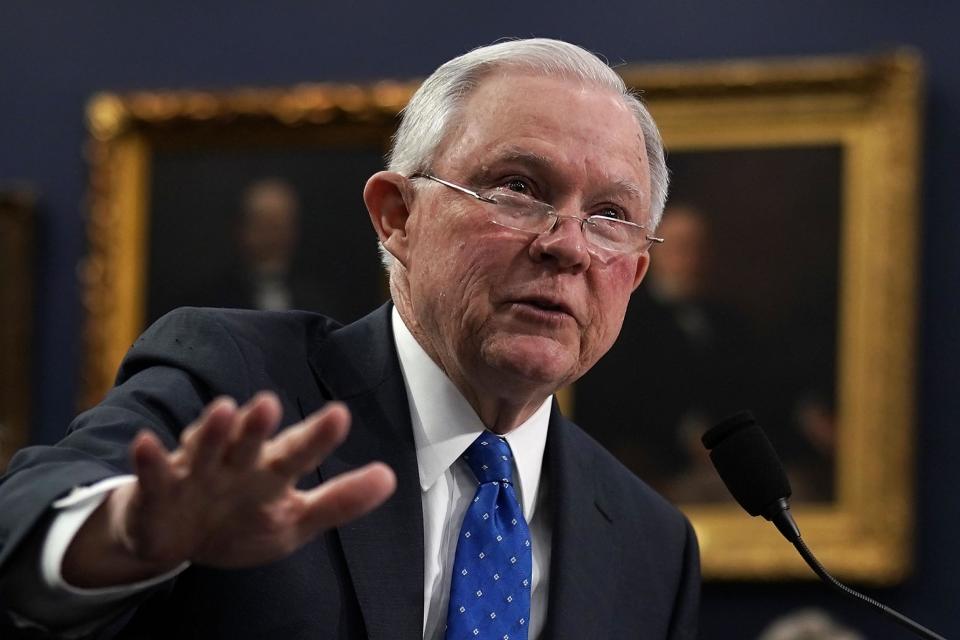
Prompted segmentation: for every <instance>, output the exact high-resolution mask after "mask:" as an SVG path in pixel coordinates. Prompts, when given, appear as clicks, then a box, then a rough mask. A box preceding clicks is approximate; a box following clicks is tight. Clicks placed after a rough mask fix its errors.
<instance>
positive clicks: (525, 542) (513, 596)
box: [446, 432, 533, 640]
mask: <svg viewBox="0 0 960 640" xmlns="http://www.w3.org/2000/svg"><path fill="white" fill-rule="evenodd" d="M463 459H464V460H466V462H467V464H468V465H469V466H470V469H471V470H472V471H473V474H474V475H475V476H476V477H477V481H478V482H479V483H480V486H478V487H477V493H476V495H475V496H474V498H473V502H472V503H470V506H469V507H468V508H467V513H466V514H465V515H464V517H463V526H462V527H461V528H460V536H459V538H457V553H456V557H455V558H454V562H453V577H452V579H451V581H450V606H449V608H448V609H447V633H446V639H447V640H527V629H528V628H529V626H530V588H531V583H532V580H533V576H532V571H533V560H532V558H533V556H532V547H531V543H530V529H529V528H528V527H527V521H526V520H525V519H524V518H523V510H522V509H521V508H520V504H519V503H518V502H517V494H516V492H515V491H514V489H513V479H512V475H513V456H512V455H511V453H510V445H509V444H507V441H506V440H504V439H503V438H499V437H497V436H495V435H493V434H491V433H486V432H485V433H482V434H480V437H479V438H477V439H476V440H475V441H474V442H473V444H471V445H470V447H469V448H468V449H467V451H466V453H464V454H463Z"/></svg>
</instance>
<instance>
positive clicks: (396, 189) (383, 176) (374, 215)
mask: <svg viewBox="0 0 960 640" xmlns="http://www.w3.org/2000/svg"><path fill="white" fill-rule="evenodd" d="M407 194H408V185H407V179H406V178H405V177H403V176H402V175H400V174H399V173H394V172H392V171H380V172H378V173H375V174H373V175H372V176H370V179H369V180H367V186H366V187H364V189H363V202H364V203H365V204H366V205H367V213H368V214H369V215H370V222H371V223H372V224H373V228H374V229H375V230H376V232H377V237H379V238H380V242H381V243H382V244H383V246H384V248H386V250H387V251H389V252H390V253H391V254H392V255H393V257H395V258H396V259H397V260H398V261H399V262H400V264H402V265H403V266H407V252H408V249H409V246H408V241H407V219H408V218H409V217H410V211H409V209H408V208H407V200H406V197H405V196H406V195H407Z"/></svg>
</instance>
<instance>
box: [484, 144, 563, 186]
mask: <svg viewBox="0 0 960 640" xmlns="http://www.w3.org/2000/svg"><path fill="white" fill-rule="evenodd" d="M510 162H513V163H518V164H523V165H527V166H531V167H534V168H537V169H541V170H543V171H552V169H553V162H551V161H550V159H549V158H547V156H545V155H542V154H539V153H534V152H532V151H524V150H523V149H516V148H513V149H511V148H508V149H506V150H505V151H504V152H503V153H501V154H500V155H498V156H497V157H496V158H493V159H492V160H491V161H490V162H488V163H485V164H484V165H483V166H481V167H480V169H479V170H478V171H477V175H476V178H477V179H480V180H484V179H486V178H489V177H490V174H491V173H493V167H494V166H495V165H498V164H504V163H510Z"/></svg>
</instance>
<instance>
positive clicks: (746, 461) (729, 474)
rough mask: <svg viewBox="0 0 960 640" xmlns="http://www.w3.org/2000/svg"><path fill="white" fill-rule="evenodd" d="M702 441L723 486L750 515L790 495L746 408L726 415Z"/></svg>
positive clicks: (776, 460) (767, 443)
mask: <svg viewBox="0 0 960 640" xmlns="http://www.w3.org/2000/svg"><path fill="white" fill-rule="evenodd" d="M702 441H703V445H704V446H705V447H706V448H707V449H709V450H710V459H711V460H712V461H713V466H714V467H716V469H717V473H719V474H720V478H721V479H722V480H723V482H724V484H726V485H727V489H729V491H730V493H731V494H732V495H733V497H734V498H735V499H736V501H737V502H739V503H740V506H741V507H743V508H744V509H745V510H746V511H747V513H749V514H750V515H752V516H758V515H762V514H763V513H764V511H765V510H766V509H767V507H769V506H770V505H772V504H775V503H776V502H777V501H778V500H780V498H789V497H790V494H791V490H790V481H789V480H788V479H787V474H786V473H785V472H784V470H783V466H782V465H781V464H780V458H778V457H777V452H776V451H775V450H774V448H773V445H772V444H770V440H768V439H767V436H766V434H765V433H764V432H763V430H762V429H761V428H760V425H758V424H757V421H756V419H755V418H754V417H753V414H752V413H750V412H749V411H741V412H740V413H738V414H736V415H734V416H731V417H730V418H727V419H726V420H724V421H723V422H721V423H720V424H718V425H717V426H715V427H713V428H712V429H710V430H709V431H707V432H706V433H705V434H703V438H702Z"/></svg>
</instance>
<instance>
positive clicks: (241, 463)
mask: <svg viewBox="0 0 960 640" xmlns="http://www.w3.org/2000/svg"><path fill="white" fill-rule="evenodd" d="M282 414H283V409H282V408H281V407H280V401H279V400H277V396H276V395H275V394H273V393H270V392H267V391H262V392H260V393H258V394H257V395H255V396H254V397H253V399H251V400H250V401H249V402H247V403H246V404H245V405H244V406H243V408H242V409H240V411H239V412H238V413H237V417H236V419H237V423H238V424H237V426H236V428H235V430H234V433H232V435H231V439H230V441H229V443H228V446H227V449H226V451H225V453H224V461H225V462H226V464H228V465H230V466H231V467H234V468H236V469H247V468H249V467H251V466H253V464H254V463H255V462H256V461H257V460H258V459H259V457H260V452H261V451H262V450H263V447H264V443H265V442H266V439H267V438H268V437H269V436H270V434H271V433H273V432H274V430H276V428H277V425H278V424H280V419H281V417H282Z"/></svg>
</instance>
